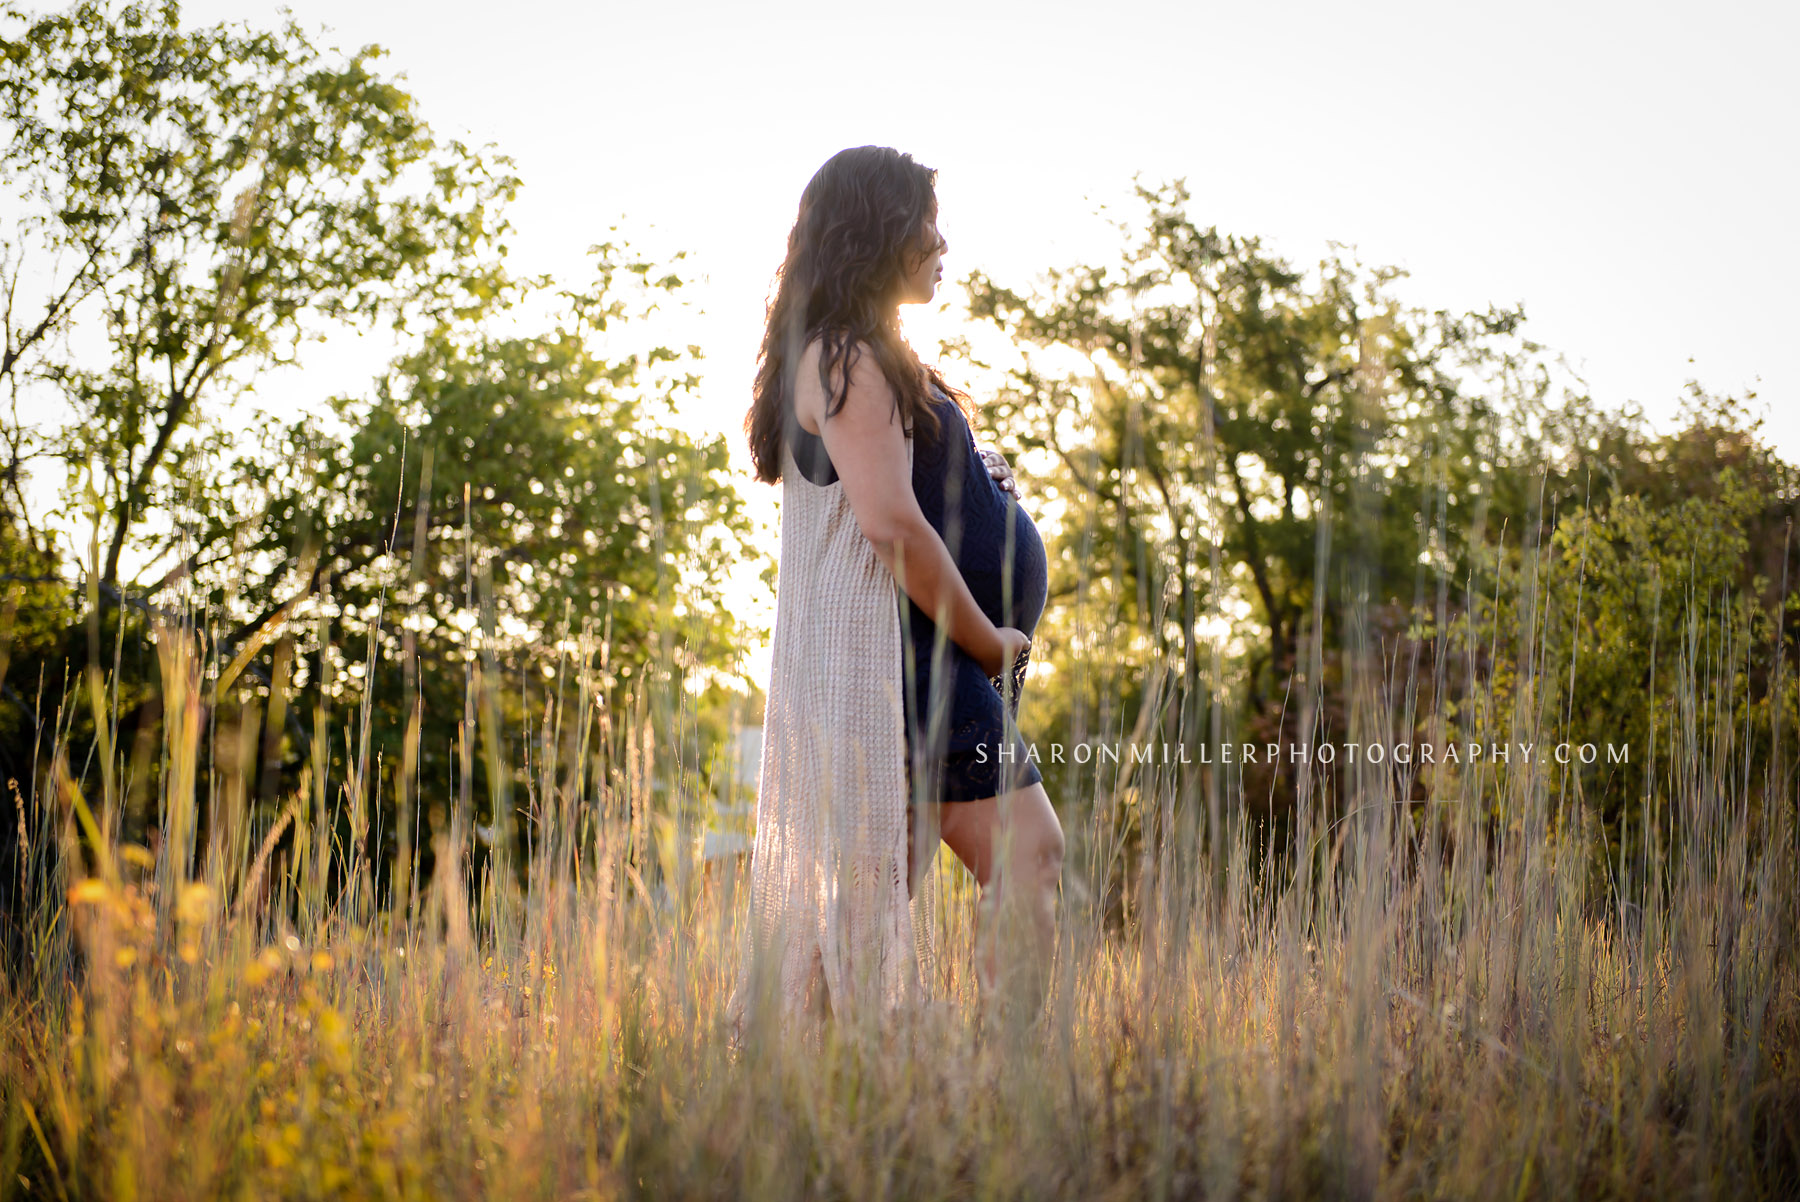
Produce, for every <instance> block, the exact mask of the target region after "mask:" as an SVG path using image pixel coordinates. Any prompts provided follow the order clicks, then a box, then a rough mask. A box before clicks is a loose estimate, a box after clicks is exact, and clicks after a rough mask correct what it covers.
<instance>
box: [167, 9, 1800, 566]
mask: <svg viewBox="0 0 1800 1202" xmlns="http://www.w3.org/2000/svg"><path fill="white" fill-rule="evenodd" d="M292 9H293V12H294V15H295V17H296V18H297V19H298V20H299V21H300V22H301V23H302V25H304V26H306V27H308V28H309V29H314V30H316V29H317V28H318V27H319V26H321V25H324V26H328V27H329V28H330V31H331V32H330V33H329V34H328V35H327V37H326V39H325V40H327V41H329V42H332V43H334V44H336V45H338V46H340V47H344V48H350V47H354V46H360V45H362V44H365V43H369V42H375V43H378V44H380V45H381V46H383V47H385V48H386V49H387V50H388V51H389V58H388V59H387V69H388V70H390V71H396V72H400V73H403V74H404V76H405V79H406V84H407V86H408V87H409V88H410V90H411V91H412V92H413V93H414V94H415V95H416V96H417V97H418V99H419V102H420V107H421V111H422V112H423V114H424V115H425V116H426V118H427V119H428V120H430V121H431V122H432V123H433V125H434V126H435V127H436V128H437V129H438V130H440V131H441V132H442V133H444V134H446V135H458V136H464V137H470V138H473V139H474V140H475V141H477V142H492V143H494V144H495V145H496V147H497V148H498V149H500V150H501V151H503V152H505V153H507V154H510V155H511V156H513V158H514V159H515V160H516V161H517V170H518V172H519V174H520V175H521V176H522V177H523V179H524V181H525V187H524V190H523V191H522V193H521V196H520V199H519V201H518V203H517V205H516V207H515V208H514V210H513V221H514V223H515V225H516V226H517V227H518V230H517V233H516V235H515V236H514V237H513V239H512V245H513V248H514V252H515V260H516V263H517V266H518V268H519V269H520V270H521V271H550V272H555V273H557V274H559V275H563V276H566V277H568V278H570V279H579V278H581V273H582V269H583V264H584V252H585V250H586V248H587V247H588V246H589V245H590V244H592V243H594V242H597V241H600V240H602V239H603V238H605V237H606V236H607V229H608V227H609V226H610V225H611V224H613V223H614V222H619V221H621V220H622V223H623V232H624V233H625V234H626V235H628V236H630V237H631V238H632V239H633V240H634V241H635V242H637V243H638V244H640V245H641V246H643V247H644V248H646V249H651V250H658V251H667V250H673V249H677V248H681V249H686V250H688V251H689V252H690V256H691V257H690V261H691V263H692V264H693V265H694V267H695V268H697V269H698V270H700V271H703V272H704V273H706V276H707V279H706V280H705V281H704V283H703V284H702V285H701V286H700V287H698V288H697V289H696V290H695V294H696V299H697V300H698V301H699V302H700V304H701V305H702V306H703V308H704V310H705V311H704V314H703V315H699V316H696V317H695V318H694V319H693V333H692V335H691V337H684V338H683V339H682V341H684V342H685V341H693V342H696V343H699V344H701V345H703V346H704V347H705V348H706V351H707V355H708V365H707V374H706V383H705V388H704V390H703V397H702V401H703V404H702V405H701V407H700V408H699V409H698V410H697V411H696V412H694V413H692V414H690V415H686V417H687V419H688V420H689V422H690V424H691V426H692V428H693V429H695V430H696V431H702V432H723V433H726V434H728V435H729V436H730V438H731V443H732V451H733V455H734V456H735V457H736V461H737V462H738V463H739V464H741V465H746V466H747V464H748V456H747V454H746V453H745V450H744V447H743V437H742V434H741V423H742V416H743V411H744V407H745V405H746V404H747V401H748V389H749V382H750V378H751V376H752V373H753V370H754V356H755V351H756V345H757V340H758V338H759V336H760V332H761V320H762V315H763V304H764V299H765V296H766V293H767V289H768V285H769V282H770V278H771V275H772V273H773V271H774V269H775V267H776V265H777V264H778V262H779V260H780V258H781V253H782V250H783V247H784V240H785V238H786V235H787V231H788V228H789V226H790V225H791V223H792V220H793V215H794V207H795V204H796V202H797V201H798V199H799V194H800V189H801V187H802V186H803V185H804V184H805V182H806V180H807V179H808V177H809V176H810V175H811V174H812V172H813V171H814V170H815V169H816V168H817V167H818V166H819V164H820V163H822V162H823V161H824V160H825V159H826V158H827V157H829V156H830V155H831V154H832V153H834V152H835V151H837V150H839V149H841V148H843V147H845V146H852V145H860V144H863V143H870V142H874V143H883V144H888V145H893V146H897V147H899V148H901V149H904V150H907V151H909V152H911V153H912V154H913V155H914V156H915V157H916V158H918V159H920V160H921V161H922V162H925V163H927V164H929V165H931V166H934V167H936V168H938V169H939V172H940V175H939V198H940V202H941V206H942V228H943V230H944V233H945V235H946V237H947V238H948V239H949V242H950V253H949V255H948V256H947V257H946V260H945V277H946V281H949V280H950V279H952V278H954V277H957V276H960V275H961V274H963V273H964V272H965V271H967V270H969V269H971V268H975V267H980V268H982V269H984V270H986V271H988V272H989V273H990V274H992V275H994V276H996V277H997V278H999V279H1001V280H1002V281H1005V282H1011V283H1016V284H1025V283H1027V282H1029V280H1030V279H1031V277H1032V276H1033V275H1035V274H1036V273H1037V272H1038V271H1039V270H1041V269H1043V268H1045V267H1049V266H1051V265H1056V264H1065V263H1071V262H1075V261H1079V260H1082V259H1084V258H1086V259H1091V260H1095V261H1103V260H1105V259H1108V258H1110V256H1111V253H1112V250H1113V247H1114V245H1115V242H1114V240H1113V238H1112V237H1111V236H1110V234H1109V232H1108V230H1107V229H1106V227H1105V226H1104V225H1102V224H1101V223H1099V222H1098V221H1096V220H1095V219H1094V218H1093V216H1092V213H1093V209H1094V206H1095V204H1096V203H1098V202H1101V201H1120V200H1123V199H1124V198H1125V197H1126V196H1127V195H1128V194H1129V189H1130V182H1131V177H1132V174H1133V173H1134V172H1142V173H1143V174H1144V178H1145V179H1146V180H1147V181H1150V182H1158V181H1161V180H1163V179H1165V178H1169V177H1173V176H1177V175H1185V176H1186V177H1187V178H1188V181H1189V186H1190V188H1191V190H1192V192H1193V196H1194V203H1193V208H1192V210H1191V211H1192V212H1193V214H1194V215H1195V216H1196V217H1197V218H1198V219H1199V220H1201V221H1202V222H1205V223H1217V224H1218V225H1219V226H1220V227H1221V229H1223V230H1226V231H1229V232H1234V233H1240V234H1259V235H1262V236H1264V238H1265V239H1266V241H1267V243H1268V244H1269V245H1271V246H1272V247H1273V248H1274V249H1275V250H1277V251H1279V252H1281V253H1283V254H1285V255H1287V256H1289V257H1290V259H1291V260H1292V261H1294V262H1295V263H1296V264H1299V265H1306V264H1311V263H1313V262H1315V261H1316V260H1317V259H1318V258H1319V257H1320V256H1321V255H1323V254H1324V253H1325V251H1326V243H1327V241H1328V240H1336V241H1339V242H1343V243H1349V244H1352V245H1353V246H1354V247H1355V248H1356V250H1357V251H1358V253H1359V254H1360V256H1361V258H1362V259H1363V260H1364V261H1365V262H1368V263H1387V264H1393V265H1396V266H1400V267H1403V268H1406V269H1407V270H1409V271H1410V272H1411V280H1410V281H1409V282H1408V283H1407V284H1406V286H1405V288H1406V290H1405V293H1404V294H1405V295H1407V296H1408V297H1409V299H1411V300H1413V301H1415V302H1417V303H1421V304H1427V305H1430V306H1431V307H1434V308H1437V307H1443V308H1458V309H1463V308H1483V307H1485V306H1486V305H1487V304H1488V303H1489V302H1495V303H1502V304H1511V303H1515V302H1523V303H1524V305H1525V307H1526V313H1527V315H1528V317H1529V319H1530V320H1529V324H1528V328H1527V332H1528V333H1529V334H1530V335H1531V336H1533V337H1535V338H1536V339H1537V340H1538V341H1540V342H1543V343H1546V344H1548V345H1549V346H1550V347H1551V348H1554V349H1556V350H1559V351H1561V352H1563V353H1565V354H1566V355H1567V356H1568V357H1569V361H1570V363H1571V365H1572V366H1573V367H1574V368H1575V369H1576V370H1577V371H1579V372H1581V373H1582V374H1583V375H1584V376H1585V378H1586V380H1587V382H1588V384H1589V386H1590V388H1591V391H1592V392H1593V394H1594V395H1595V396H1596V397H1597V398H1600V399H1602V400H1605V401H1609V402H1619V403H1623V402H1625V401H1628V400H1635V401H1638V402H1641V403H1642V404H1644V405H1645V406H1646V407H1647V408H1648V409H1649V410H1650V411H1651V412H1652V413H1653V414H1667V413H1669V412H1671V411H1672V410H1673V407H1674V403H1675V401H1676V400H1677V398H1678V397H1679V396H1680V395H1681V392H1682V387H1683V384H1684V382H1685V381H1686V380H1688V379H1690V378H1697V379H1698V380H1699V381H1700V382H1701V383H1702V384H1703V385H1704V386H1706V387H1707V388H1708V389H1709V390H1711V391H1714V392H1728V393H1738V394H1742V393H1743V392H1745V391H1747V390H1750V389H1754V390H1756V391H1757V392H1758V393H1759V395H1760V400H1761V403H1762V404H1764V405H1765V406H1767V413H1768V416H1769V419H1770V422H1769V426H1768V428H1767V434H1768V436H1769V437H1770V438H1771V439H1772V441H1773V442H1774V443H1775V444H1776V445H1777V446H1778V447H1779V448H1780V449H1781V450H1782V451H1783V452H1784V453H1785V455H1786V456H1787V458H1789V459H1790V460H1795V461H1800V410H1797V409H1796V406H1795V397H1796V391H1797V386H1800V369H1797V368H1796V365H1795V360H1794V356H1793V354H1792V353H1791V347H1792V344H1793V337H1792V331H1793V330H1794V329H1795V326H1796V324H1797V321H1800V304H1797V303H1796V300H1795V295H1796V289H1797V288H1800V236H1797V235H1796V232H1795V223H1794V220H1793V213H1794V212H1795V211H1796V184H1797V183H1800V159H1797V158H1796V154H1795V149H1794V148H1795V147H1796V146H1800V129H1797V128H1796V127H1797V126H1800V72H1796V71H1794V70H1793V69H1792V64H1791V62H1790V61H1788V60H1789V59H1790V58H1791V55H1792V51H1793V48H1794V46H1795V45H1797V44H1800V6H1796V5H1793V4H1775V3H1768V4H1743V3H1729V2H1726V3H1709V4H1705V5H1700V4H1690V5H1663V4H1642V3H1638V4H1592V3H1579V2H1570V0H1558V2H1556V3H1541V2H1536V0H1525V2H1515V3H1511V4H1507V5H1482V6H1473V5H1458V4H1444V3H1441V2H1440V3H1433V4H1426V3H1386V2H1376V0H1370V2H1364V3H1359V4H1343V3H1330V4H1325V3H1312V4H1273V3H1264V4H1254V3H1243V2H1241V0H1239V2H1236V3H1231V4H1219V3H1211V2H1208V3H1150V2H1144V0H1135V2H1134V0H1114V2H1112V3H1108V4H1104V5H1102V4H1098V3H1092V2H1089V3H1084V4H1070V3H1064V2H1062V0H1033V2H1031V3H1000V2H992V0H956V2H954V3H942V2H940V0H921V2H919V3H914V4H910V5H887V4H859V3H837V4H786V5H777V4H760V3H757V4H731V3H710V4H688V3H679V2H667V0H665V2H662V3H655V4H645V3H638V4H630V5H625V4H617V3H604V2H602V3H590V4H580V3H561V4H555V3H543V2H541V0H513V2H511V3H508V4H495V3H491V2H490V3H485V4H480V5H476V4H470V3H464V2H462V0H432V2H430V3H420V2H413V0H373V2H372V0H293V3H292ZM183 15H184V18H185V19H186V20H188V21H191V22H195V23H202V22H205V23H210V22H212V21H216V20H220V19H242V20H247V21H250V22H253V23H256V24H259V25H260V24H269V23H272V22H274V21H275V20H276V19H277V6H276V5H274V4H265V3H262V2H261V0H224V2H221V0H205V2H190V3H188V4H187V5H185V7H184V13H183ZM949 295H950V296H951V297H952V298H954V297H955V296H956V293H955V291H954V290H951V291H950V293H949ZM924 316H925V317H926V320H923V321H915V322H914V323H913V326H914V330H915V335H914V340H915V342H916V343H917V344H918V345H920V346H921V347H922V348H929V347H930V346H932V345H934V340H935V338H936V337H938V336H941V335H943V334H948V333H952V332H954V330H955V327H956V316H957V314H956V310H955V309H951V310H949V311H947V312H943V313H937V314H926V315H924ZM391 349H392V348H391V347H389V346H386V345H378V344H376V343H375V341H374V340H370V341H369V342H368V343H365V344H364V345H362V346H360V347H359V346H356V345H346V342H345V340H342V339H337V340H333V342H332V343H330V344H329V345H327V346H323V347H316V348H314V349H313V351H312V357H311V358H310V359H309V360H308V362H307V364H306V367H305V369H304V371H303V372H298V373H293V372H290V373H288V378H287V379H285V380H280V381H275V380H270V381H269V382H268V387H267V388H266V389H265V393H266V395H267V396H269V397H270V398H271V399H272V401H273V400H276V399H277V398H286V399H285V401H278V402H277V403H281V404H284V405H285V404H298V403H304V402H305V401H306V399H307V398H322V397H324V396H327V395H330V394H332V393H339V392H347V391H361V390H363V389H364V388H366V386H367V382H368V380H369V378H370V377H371V376H372V375H373V374H374V372H375V371H376V369H377V368H378V367H379V366H380V365H381V363H382V362H383V360H384V359H385V358H386V357H387V355H388V354H389V353H390V351H391ZM977 400H979V397H977ZM747 479H748V477H747V476H746V480H747ZM745 488H746V489H747V490H749V491H750V492H751V493H752V495H756V496H759V497H762V498H764V503H765V508H764V509H763V510H762V512H764V513H765V514H768V513H772V504H769V503H770V502H772V500H773V492H774V490H773V489H769V488H765V487H764V486H761V485H752V484H748V483H746V485H745ZM770 541H771V545H772V542H773V540H772V539H771V540H770Z"/></svg>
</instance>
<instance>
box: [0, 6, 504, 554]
mask: <svg viewBox="0 0 1800 1202" xmlns="http://www.w3.org/2000/svg"><path fill="white" fill-rule="evenodd" d="M3 19H4V20H5V21H6V22H7V23H8V24H9V25H10V26H12V27H13V28H12V29H11V30H9V32H8V36H7V38H6V41H5V51H4V54H3V55H0V128H4V130H5V142H4V146H5V150H4V151H3V152H0V178H3V179H4V182H5V184H6V185H7V186H8V188H9V190H10V191H11V193H12V199H13V201H14V202H15V204H16V208H15V210H14V211H15V213H16V217H15V218H14V220H13V221H12V222H11V226H10V228H9V229H8V230H6V231H5V233H4V235H3V238H4V255H3V256H0V270H4V273H5V278H4V279H0V288H4V291H5V293H6V295H7V296H8V297H9V299H10V300H12V301H16V302H17V304H16V306H15V305H14V304H9V305H8V306H7V311H6V330H5V336H6V337H5V351H4V358H3V359H0V372H3V373H4V374H5V376H6V377H7V379H8V381H9V382H10V383H11V384H13V385H14V387H18V386H21V385H25V386H33V387H39V388H50V389H54V390H55V392H56V393H58V394H60V396H61V397H62V398H63V399H64V400H66V402H67V403H68V404H69V405H71V406H72V407H73V411H74V419H73V420H72V421H71V422H69V423H67V424H66V425H65V426H63V427H62V429H60V430H59V431H56V432H54V434H53V435H52V436H50V437H49V442H50V444H51V445H50V446H49V447H48V450H50V451H51V452H52V453H55V454H57V455H60V456H61V457H63V458H64V459H66V460H67V462H68V463H69V464H70V467H71V471H72V472H75V471H79V470H83V469H85V468H87V467H88V466H89V465H92V466H93V469H94V471H95V474H96V476H97V482H96V486H97V490H98V495H99V504H100V505H101V506H102V507H103V509H104V512H105V521H106V527H107V528H106V531H105V535H104V540H103V544H102V562H101V566H100V576H101V579H102V581H103V583H105V584H108V585H112V584H117V583H119V576H120V563H121V558H122V556H123V555H124V552H125V550H126V548H127V545H128V544H129V543H130V542H131V538H132V535H133V532H134V531H135V530H138V529H140V528H141V527H143V525H144V519H145V517H146V515H147V514H149V513H151V512H153V511H156V510H159V509H166V508H167V506H168V505H169V503H170V501H171V498H172V496H173V494H174V492H175V490H176V489H177V488H178V487H182V488H186V489H189V490H191V489H192V488H193V487H195V483H194V474H193V473H192V472H191V470H190V469H191V467H192V465H193V463H194V461H195V456H196V455H197V454H199V453H200V452H201V451H202V450H203V447H202V444H201V441H200V440H197V439H196V438H194V437H192V434H193V431H194V430H195V429H196V427H197V426H198V425H199V419H200V418H201V417H202V416H203V414H205V413H206V412H207V410H208V407H209V405H210V406H213V407H214V409H215V411H216V410H217V409H218V407H221V406H223V405H225V404H226V403H228V402H230V401H232V400H234V399H236V398H237V397H239V396H241V395H243V393H244V391H245V390H246V389H247V388H248V387H249V385H250V384H251V382H252V381H253V379H254V378H255V374H256V372H257V371H258V370H259V369H261V368H264V367H267V366H268V365H270V364H275V363H285V362H291V361H293V360H294V358H295V356H296V354H297V352H298V349H299V346H300V344H301V343H302V342H303V341H304V340H305V339H307V338H308V337H311V336H316V335H318V334H320V333H321V332H322V331H323V330H325V329H328V328H331V327H332V326H334V325H341V324H343V323H368V322H373V321H377V320H383V319H385V320H389V321H392V322H394V323H396V324H405V323H407V322H417V321H420V320H424V321H425V322H426V323H427V324H433V323H442V322H444V321H448V320H450V319H452V318H454V317H456V316H459V315H464V316H466V315H468V314H471V313H474V312H477V311H479V310H480V309H482V308H483V307H485V306H487V305H488V304H490V303H491V302H492V301H493V299H494V298H495V297H496V296H497V295H498V293H499V290H500V287H501V284H502V275H501V271H500V267H499V265H498V257H497V256H498V252H499V249H500V248H499V247H498V245H497V241H496V240H497V239H498V237H500V236H501V234H502V233H503V231H504V228H505V226H504V222H503V220H502V218H501V215H500V214H501V208H502V206H503V204H504V202H505V201H506V200H507V199H508V198H510V196H511V195H512V194H513V191H514V189H515V187H516V182H517V181H516V180H515V179H514V178H513V177H512V176H511V175H509V174H507V173H506V172H505V171H504V170H503V168H504V166H505V162H504V160H501V159H497V158H493V157H484V156H483V155H481V154H478V153H475V152H473V151H471V150H469V149H468V148H467V147H465V146H463V145H461V144H459V143H457V142H441V141H440V140H439V139H437V138H436V137H435V136H434V135H433V134H432V132H431V130H430V129H429V127H428V126H426V125H425V123H424V122H423V121H422V120H421V119H420V118H419V116H418V115H417V113H416V112H415V111H414V106H413V101H412V98H411V96H409V95H408V94H407V93H406V92H405V91H403V90H402V89H401V88H399V87H398V86H396V85H395V84H394V83H393V82H392V81H391V80H389V79H387V78H385V77H383V76H382V75H381V74H380V73H378V72H377V71H376V70H375V62H376V60H377V58H378V57H379V53H380V52H379V51H378V50H377V49H375V48H373V47H368V48H365V49H363V50H361V51H358V52H357V53H355V54H352V55H347V56H346V55H339V54H337V53H335V52H327V51H322V50H320V49H318V48H317V47H315V46H314V45H313V44H312V43H311V42H310V41H309V40H308V38H307V37H306V35H305V34H304V33H303V32H302V31H301V29H300V28H299V27H298V26H297V25H295V24H293V23H292V22H290V23H289V24H288V25H286V26H285V27H284V28H282V29H280V30H276V31H259V30H252V29H245V28H238V27H233V26H229V25H218V26H212V27H209V28H203V29H183V28H182V27H181V25H180V8H179V6H178V5H177V4H175V3H172V2H171V3H165V4H161V5H137V4H127V5H124V6H122V7H113V6H109V5H105V4H99V3H92V2H88V3H81V4H77V5H75V6H74V7H72V8H71V9H69V10H67V11H66V12H62V13H57V14H52V15H47V16H39V17H32V16H28V15H25V14H22V13H20V12H18V11H16V10H13V9H10V8H9V9H7V10H5V12H4V14H3ZM33 289H35V296H36V297H37V300H36V302H35V304H32V303H27V299H26V298H27V297H28V296H31V295H33V294H34V293H33ZM101 332H104V343H103V344H100V345H99V346H98V347H96V345H95V339H94V335H96V334H98V333H101ZM8 441H9V448H8V449H9V452H10V463H11V467H10V473H11V474H10V475H9V480H8V484H9V485H10V486H11V487H12V491H13V493H14V495H15V496H17V495H18V489H17V479H16V475H17V468H18V464H19V462H20V460H21V458H23V457H26V456H28V455H30V454H31V453H33V452H34V451H36V452H41V451H43V450H45V449H46V448H45V447H44V446H43V445H42V444H43V443H44V441H45V438H44V436H43V435H42V434H41V433H40V434H39V435H38V437H37V438H36V440H35V441H36V444H37V445H35V446H33V445H32V443H33V441H34V440H33V438H32V435H31V433H30V432H26V431H22V430H20V429H19V428H18V427H17V425H15V426H14V427H13V428H12V429H11V430H10V431H9V437H8ZM21 499H22V498H21ZM145 550H146V553H147V556H148V558H149V561H150V562H152V563H154V562H155V560H156V559H157V558H159V557H160V556H162V555H166V554H167V553H168V552H169V551H170V550H172V547H171V545H170V544H169V542H168V541H167V540H164V541H163V542H161V543H160V544H159V545H155V546H152V547H148V548H145Z"/></svg>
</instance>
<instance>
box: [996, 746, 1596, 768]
mask: <svg viewBox="0 0 1800 1202" xmlns="http://www.w3.org/2000/svg"><path fill="white" fill-rule="evenodd" d="M975 754H976V757H977V758H978V759H979V760H980V761H981V762H982V763H988V762H990V757H991V762H994V763H1001V764H1023V763H1033V764H1094V763H1097V764H1107V763H1112V764H1118V763H1131V764H1307V765H1324V766H1330V765H1333V764H1399V765H1401V766H1404V767H1410V766H1413V765H1415V764H1418V765H1427V764H1429V765H1437V764H1460V765H1469V764H1506V765H1509V766H1510V765H1513V764H1542V763H1555V764H1595V763H1600V762H1602V761H1604V762H1605V763H1608V764H1629V763H1630V762H1631V744H1629V743H1462V742H1458V743H1439V744H1431V743H1200V744H1197V745H1195V746H1193V747H1189V746H1188V745H1187V744H1185V743H1099V742H1086V743H1071V744H1065V743H1044V744H1038V743H1022V744H1021V743H1010V744H1008V743H1002V744H999V745H997V746H989V745H987V744H981V745H978V746H977V747H976V748H975Z"/></svg>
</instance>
